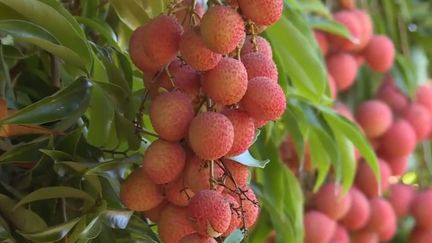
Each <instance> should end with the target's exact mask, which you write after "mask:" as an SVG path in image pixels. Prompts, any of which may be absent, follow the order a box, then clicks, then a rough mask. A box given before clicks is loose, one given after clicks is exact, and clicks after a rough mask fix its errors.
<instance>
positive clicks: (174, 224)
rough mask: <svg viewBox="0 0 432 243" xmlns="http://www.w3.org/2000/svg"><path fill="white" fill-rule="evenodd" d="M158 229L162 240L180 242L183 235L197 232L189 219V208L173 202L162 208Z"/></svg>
mask: <svg viewBox="0 0 432 243" xmlns="http://www.w3.org/2000/svg"><path fill="white" fill-rule="evenodd" d="M158 231H159V237H160V239H161V240H162V242H179V241H180V240H181V239H183V237H185V236H187V235H190V234H193V233H195V232H196V231H195V229H194V227H193V225H192V223H191V222H190V220H189V216H188V213H187V208H185V207H178V206H175V205H172V204H169V205H167V206H166V207H165V208H164V209H163V210H162V213H161V215H160V218H159V222H158Z"/></svg>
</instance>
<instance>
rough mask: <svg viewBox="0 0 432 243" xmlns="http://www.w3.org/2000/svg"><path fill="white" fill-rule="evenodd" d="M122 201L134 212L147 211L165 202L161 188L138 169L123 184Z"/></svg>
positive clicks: (121, 190)
mask: <svg viewBox="0 0 432 243" xmlns="http://www.w3.org/2000/svg"><path fill="white" fill-rule="evenodd" d="M120 199H121V201H122V203H123V205H125V206H126V207H127V208H129V209H131V210H134V211H146V210H149V209H152V208H154V207H156V206H157V205H158V204H159V203H161V202H162V201H163V196H162V193H161V190H160V188H159V186H157V185H156V184H154V183H153V182H152V181H151V180H150V179H149V178H148V177H147V175H146V174H145V173H144V171H143V170H141V169H138V170H135V171H134V172H132V173H131V174H130V175H129V176H128V177H127V179H126V180H125V181H124V182H123V183H122V184H121V187H120Z"/></svg>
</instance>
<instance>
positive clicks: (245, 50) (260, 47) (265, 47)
mask: <svg viewBox="0 0 432 243" xmlns="http://www.w3.org/2000/svg"><path fill="white" fill-rule="evenodd" d="M255 41H256V45H257V50H256V51H255V50H254V46H253V42H252V37H251V36H248V37H246V40H245V43H244V44H243V47H242V49H241V56H242V57H243V56H246V55H247V54H249V53H253V52H258V53H261V54H262V55H263V56H264V57H267V58H269V59H272V57H273V53H272V49H271V46H270V43H269V42H268V41H267V40H266V39H264V38H263V37H261V36H256V38H255Z"/></svg>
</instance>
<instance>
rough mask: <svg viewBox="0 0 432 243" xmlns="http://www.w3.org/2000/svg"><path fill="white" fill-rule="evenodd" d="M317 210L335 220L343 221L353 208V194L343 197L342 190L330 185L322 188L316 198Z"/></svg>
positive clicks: (335, 185)
mask: <svg viewBox="0 0 432 243" xmlns="http://www.w3.org/2000/svg"><path fill="white" fill-rule="evenodd" d="M314 205H315V208H316V209H317V210H319V211H321V212H323V213H325V214H326V215H327V216H328V217H330V218H331V219H334V220H338V219H341V218H342V217H343V216H345V214H346V213H347V212H348V210H349V208H350V206H351V194H349V193H347V194H345V195H342V188H341V187H340V186H339V185H337V184H335V183H329V184H326V185H324V186H323V187H321V189H320V190H319V191H318V193H317V194H316V195H315V197H314Z"/></svg>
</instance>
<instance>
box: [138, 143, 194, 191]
mask: <svg viewBox="0 0 432 243" xmlns="http://www.w3.org/2000/svg"><path fill="white" fill-rule="evenodd" d="M185 162H186V152H185V151H184V149H183V148H182V146H181V145H180V144H179V143H173V142H167V141H164V140H161V139H158V140H156V141H154V142H153V143H152V144H151V145H150V147H148V149H147V150H146V152H145V153H144V159H143V167H142V168H143V170H144V172H145V173H146V174H147V176H148V177H149V178H150V180H152V181H153V182H154V183H156V184H165V183H168V182H171V181H174V180H175V179H177V177H178V176H179V175H180V174H181V172H182V171H183V168H184V166H185Z"/></svg>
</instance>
